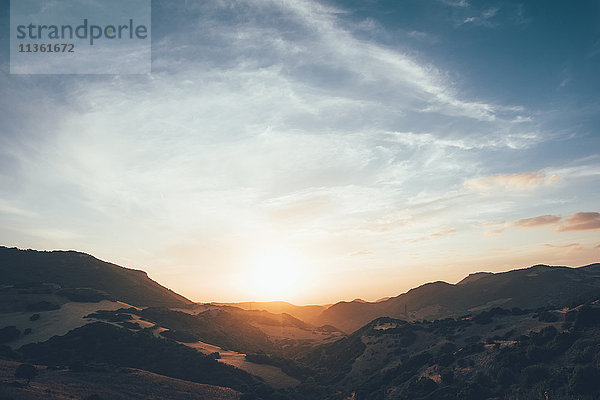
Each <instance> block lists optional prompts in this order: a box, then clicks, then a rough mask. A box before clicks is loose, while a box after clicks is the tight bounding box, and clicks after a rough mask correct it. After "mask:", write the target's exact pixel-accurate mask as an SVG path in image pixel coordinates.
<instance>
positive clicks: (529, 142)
mask: <svg viewBox="0 0 600 400" xmlns="http://www.w3.org/2000/svg"><path fill="white" fill-rule="evenodd" d="M1 4H2V8H1V10H0V11H1V12H0V14H1V16H2V19H1V21H0V24H1V26H0V28H1V29H0V32H1V35H2V36H1V43H2V54H1V58H0V62H1V63H2V68H1V71H0V88H1V91H0V113H1V114H0V243H1V244H4V245H7V246H17V247H20V248H35V249H76V250H80V251H84V252H87V253H91V254H93V255H95V256H97V257H99V258H101V259H104V260H108V261H112V262H115V263H117V264H120V265H123V266H128V267H133V268H139V269H143V270H146V271H147V272H148V273H149V275H150V277H152V278H153V279H155V280H157V281H159V282H161V283H162V284H164V285H166V286H168V287H170V288H172V289H173V290H175V291H177V292H180V293H182V294H183V295H185V296H187V297H189V298H191V299H193V300H198V301H213V300H214V301H237V300H272V299H284V300H291V301H293V302H296V303H300V304H302V303H319V302H334V301H337V300H344V299H345V300H351V299H353V298H356V297H361V298H364V299H366V300H375V299H377V298H379V297H383V296H393V295H398V294H400V293H402V292H404V291H406V290H408V289H410V288H411V287H414V286H416V285H418V284H421V283H424V282H427V281H431V280H446V281H449V282H456V281H458V280H460V279H461V278H462V277H464V276H465V275H466V274H468V273H469V272H474V271H482V270H483V271H502V270H507V269H510V268H514V267H525V266H529V265H532V264H537V263H547V264H553V265H570V266H578V265H583V264H586V263H591V262H594V261H599V260H600V214H599V212H600V206H599V205H600V202H599V200H598V199H599V196H600V151H599V149H600V131H599V129H600V95H599V94H600V78H599V73H598V71H600V3H598V2H597V1H585V0H578V1H571V0H569V1H567V0H565V1H548V0H545V1H524V0H523V1H466V0H413V1H399V0H390V1H375V0H373V1H364V0H360V1H359V0H356V1H341V0H340V1H337V2H334V1H323V2H318V1H303V0H288V1H275V0H273V1H270V0H255V1H241V0H240V1H227V0H219V1H217V0H215V1H192V0H188V1H155V2H153V3H152V7H153V9H152V18H153V19H152V42H153V46H152V60H153V61H152V73H151V74H149V75H130V76H114V75H112V76H111V75H99V76H91V75H66V76H59V75H30V76H28V75H9V74H8V71H9V68H8V62H9V54H8V43H9V42H8V38H9V36H8V35H9V29H8V26H9V12H8V11H9V8H8V2H7V1H6V0H3V1H2V3H1ZM107 62H119V60H107ZM275 266H277V268H278V271H279V272H277V273H269V272H268V271H269V270H271V269H273V268H275ZM265 270H266V271H267V272H265ZM268 274H271V275H273V274H274V275H276V276H275V278H273V279H272V280H271V278H268V277H267V275H268ZM278 281H285V282H286V283H285V284H282V286H281V287H279V288H273V287H272V285H273V284H275V283H277V282H278Z"/></svg>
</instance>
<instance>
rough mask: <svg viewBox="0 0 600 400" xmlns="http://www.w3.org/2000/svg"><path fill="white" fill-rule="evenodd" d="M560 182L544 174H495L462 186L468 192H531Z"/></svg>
mask: <svg viewBox="0 0 600 400" xmlns="http://www.w3.org/2000/svg"><path fill="white" fill-rule="evenodd" d="M559 180H560V178H559V177H558V176H557V175H550V176H548V175H546V173H544V172H522V173H517V174H497V175H492V176H485V177H480V178H473V179H469V180H467V181H466V182H465V183H464V186H465V187H466V188H468V189H470V190H474V191H480V192H487V191H491V190H500V189H505V190H532V189H535V188H538V187H540V186H546V185H551V184H553V183H556V182H558V181H559Z"/></svg>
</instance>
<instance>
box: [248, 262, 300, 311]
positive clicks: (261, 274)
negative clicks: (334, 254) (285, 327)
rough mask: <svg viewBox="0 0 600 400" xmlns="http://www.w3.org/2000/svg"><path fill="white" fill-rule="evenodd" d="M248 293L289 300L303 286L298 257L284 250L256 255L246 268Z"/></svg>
mask: <svg viewBox="0 0 600 400" xmlns="http://www.w3.org/2000/svg"><path fill="white" fill-rule="evenodd" d="M245 275H246V282H245V285H246V286H247V288H248V290H249V292H250V294H252V295H253V296H254V298H260V299H261V300H265V301H270V300H289V299H290V297H292V296H294V295H297V294H298V293H300V291H301V290H302V288H303V284H304V282H305V277H304V276H303V271H302V266H301V263H300V261H299V259H298V257H295V256H292V255H291V254H290V253H287V252H284V251H278V252H271V253H267V254H261V255H258V256H256V257H255V258H254V259H253V260H251V262H250V263H249V265H248V267H247V269H246V274H245Z"/></svg>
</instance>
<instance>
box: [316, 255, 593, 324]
mask: <svg viewBox="0 0 600 400" xmlns="http://www.w3.org/2000/svg"><path fill="white" fill-rule="evenodd" d="M599 293H600V264H591V265H587V266H584V267H579V268H568V267H551V266H548V265H535V266H532V267H529V268H523V269H516V270H512V271H508V272H502V273H489V272H488V273H477V274H471V275H469V276H468V277H467V278H465V279H463V280H462V281H460V282H459V283H458V284H455V285H453V284H449V283H446V282H432V283H427V284H424V285H422V286H419V287H417V288H415V289H411V290H409V291H408V292H406V293H403V294H401V295H399V296H396V297H392V298H390V299H388V300H385V301H380V302H375V303H366V302H357V301H353V302H340V303H337V304H334V305H332V306H331V307H329V308H327V309H326V310H324V311H323V312H322V313H321V315H320V316H319V318H318V320H317V322H318V323H319V324H323V325H324V324H329V325H333V326H335V327H337V328H340V329H342V330H343V331H345V332H352V331H354V330H356V329H358V328H360V327H361V326H363V325H365V324H367V323H368V322H369V321H372V320H373V319H375V318H378V317H386V316H387V317H393V318H399V319H404V320H419V319H436V318H445V317H449V316H459V315H461V314H466V313H471V312H476V311H479V310H485V309H489V308H492V307H494V306H502V307H507V308H511V307H521V308H533V309H535V308H538V307H545V306H550V305H554V306H561V305H568V304H570V303H572V302H576V301H579V300H582V299H586V298H588V297H590V296H594V295H598V294H599Z"/></svg>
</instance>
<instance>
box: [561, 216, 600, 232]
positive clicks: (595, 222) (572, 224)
mask: <svg viewBox="0 0 600 400" xmlns="http://www.w3.org/2000/svg"><path fill="white" fill-rule="evenodd" d="M595 229H600V213H597V212H578V213H576V214H573V215H569V216H568V217H567V218H566V219H565V221H564V223H563V224H562V225H561V226H560V227H558V229H557V232H572V231H586V230H595Z"/></svg>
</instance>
